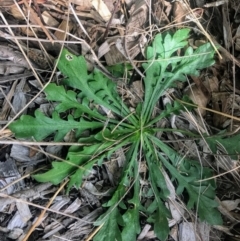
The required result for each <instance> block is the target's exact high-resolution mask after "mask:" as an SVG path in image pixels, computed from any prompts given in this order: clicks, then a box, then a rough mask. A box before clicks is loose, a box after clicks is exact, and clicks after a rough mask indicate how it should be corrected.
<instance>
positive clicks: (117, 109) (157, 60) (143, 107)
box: [10, 29, 222, 241]
mask: <svg viewBox="0 0 240 241" xmlns="http://www.w3.org/2000/svg"><path fill="white" fill-rule="evenodd" d="M189 31H190V30H189V29H180V30H177V31H176V32H175V33H174V34H173V35H171V34H170V33H165V34H157V35H156V36H155V38H154V40H153V42H152V43H151V45H150V46H148V47H147V49H146V62H145V63H144V64H142V67H143V68H144V72H145V78H144V79H143V83H144V88H145V90H144V99H143V102H142V103H139V104H138V106H137V107H136V109H135V110H134V111H132V110H130V109H129V107H128V106H127V105H126V104H125V103H124V101H123V100H122V98H121V97H120V96H119V95H118V92H117V90H116V83H115V82H113V81H112V80H110V79H108V78H107V77H106V76H105V75H103V74H102V73H101V71H99V70H98V69H95V70H94V71H93V72H92V73H88V71H87V65H86V61H85V59H84V57H83V56H78V57H77V56H75V55H73V54H71V53H70V52H68V50H66V49H64V50H63V51H62V54H61V56H60V59H59V62H58V69H59V70H60V71H61V72H62V74H63V75H64V76H66V79H65V81H64V85H56V84H54V83H51V84H49V85H48V86H47V87H46V89H45V90H44V91H45V93H46V98H47V99H48V100H49V101H53V102H56V103H57V105H56V107H55V110H54V112H53V113H52V117H48V116H46V115H44V114H43V113H42V112H40V111H39V110H36V111H35V117H32V116H29V115H22V116H21V118H20V119H19V120H17V121H15V122H13V123H12V124H11V125H10V129H11V130H12V131H13V132H14V133H15V134H16V137H19V138H26V137H34V139H35V140H36V141H40V140H43V139H44V138H46V137H48V136H49V135H54V141H61V140H63V138H64V136H65V135H66V134H67V133H68V132H69V131H70V130H74V131H75V138H76V139H77V140H78V142H79V143H82V144H83V146H72V147H70V148H69V150H68V153H67V156H66V162H60V161H54V162H52V168H51V169H50V170H48V171H47V172H45V173H40V174H37V175H34V178H35V179H36V180H37V181H39V182H52V183H53V184H59V183H60V182H62V180H63V179H64V178H67V177H68V178H69V179H70V180H69V183H68V191H69V190H70V188H72V187H77V188H79V187H80V186H81V184H82V181H83V179H84V178H85V177H87V175H88V173H89V172H90V171H91V169H92V168H93V166H94V165H101V164H102V163H103V162H104V161H105V160H111V156H112V155H113V153H115V152H116V151H117V150H118V149H121V148H123V150H124V151H125V156H126V163H125V166H124V170H123V172H122V176H121V178H120V181H119V184H118V186H117V187H116V189H115V191H114V193H113V194H112V196H111V198H110V199H109V200H108V201H107V202H106V203H104V204H103V207H105V209H106V212H105V213H104V214H103V215H102V216H101V217H100V218H99V219H98V220H97V222H96V223H95V224H96V225H102V226H101V229H100V230H99V232H98V233H97V234H96V236H95V237H94V241H103V240H104V241H113V240H118V241H120V240H131V241H133V240H136V236H137V234H139V232H140V230H141V227H140V218H141V216H144V217H145V218H146V219H147V222H150V223H153V227H154V232H155V234H156V236H157V237H158V238H159V239H160V240H162V241H163V240H166V239H167V237H168V234H169V226H168V218H171V212H170V210H169V209H168V206H167V205H166V202H167V200H168V199H169V195H170V191H169V190H168V185H167V183H166V178H165V175H164V173H165V172H166V173H168V175H169V176H170V177H171V181H172V182H173V183H174V186H175V188H176V193H177V194H178V195H180V194H182V193H183V192H184V193H187V201H186V204H187V207H188V208H189V209H194V208H195V209H197V211H198V215H199V218H200V219H201V220H206V221H207V222H208V223H210V224H220V223H221V222H222V220H221V215H220V213H219V212H218V209H217V206H218V204H217V202H216V201H215V200H214V198H215V188H216V185H215V181H214V180H212V179H210V180H206V181H201V182H199V180H203V179H206V178H209V177H212V175H213V174H212V172H211V170H210V169H209V168H207V167H202V166H201V165H200V163H199V162H197V161H194V160H189V159H186V158H183V157H182V156H180V155H179V154H178V153H177V152H176V151H175V150H174V149H173V148H172V147H170V146H169V145H167V144H165V143H164V142H163V141H162V140H161V139H159V138H157V136H156V133H157V132H158V131H163V132H164V129H163V128H162V129H161V128H157V126H156V124H157V123H158V122H159V121H160V120H161V119H163V118H168V117H170V116H171V114H173V113H174V114H179V113H180V111H184V110H186V107H184V106H183V105H182V104H181V102H179V101H174V102H173V103H172V104H171V105H170V104H167V105H166V107H165V110H163V111H161V113H160V114H158V115H157V116H154V115H153V112H154V108H155V107H156V104H157V102H158V101H159V98H160V97H162V96H163V95H164V93H165V91H166V90H167V89H168V88H171V87H174V84H175V82H176V81H182V82H184V81H186V75H194V76H198V75H199V70H201V69H204V68H206V67H209V66H211V65H212V64H214V50H213V48H212V46H211V45H210V44H209V43H206V44H204V45H202V46H200V47H198V48H197V49H195V50H193V48H192V47H187V45H188V42H187V38H188V36H189ZM179 51H180V52H181V53H183V54H182V55H181V56H178V53H179ZM97 105H98V106H99V105H100V106H103V107H104V108H106V109H108V110H109V111H111V113H112V114H113V116H114V117H109V116H104V115H102V114H101V113H100V112H99V111H98V109H97V108H96V106H97ZM69 110H71V114H69V115H68V117H67V118H65V119H62V118H61V113H63V112H66V111H69ZM86 130H88V131H89V135H88V136H86ZM166 131H170V130H169V129H168V130H166ZM172 131H173V132H174V131H181V130H176V129H174V130H172ZM82 133H85V134H84V136H83V135H82ZM185 133H189V132H187V131H185ZM211 144H212V146H213V147H214V144H213V143H211ZM179 160H181V161H180V162H179ZM142 161H146V164H147V167H148V181H149V183H150V190H151V192H150V193H151V195H150V196H151V197H150V202H149V203H148V205H147V206H146V205H145V204H142V203H141V199H142V197H141V191H140V189H141V188H140V187H141V185H140V178H141V175H140V173H139V165H140V163H141V162H142ZM126 192H128V194H127V195H126ZM140 213H141V214H140Z"/></svg>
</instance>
